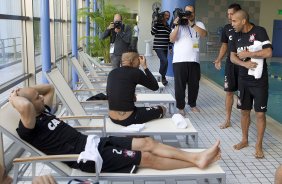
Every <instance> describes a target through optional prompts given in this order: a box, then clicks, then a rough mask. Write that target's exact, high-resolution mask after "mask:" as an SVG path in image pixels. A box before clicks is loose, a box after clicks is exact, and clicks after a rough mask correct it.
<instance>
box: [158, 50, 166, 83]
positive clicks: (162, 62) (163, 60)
mask: <svg viewBox="0 0 282 184" xmlns="http://www.w3.org/2000/svg"><path fill="white" fill-rule="evenodd" d="M155 51H156V53H157V55H158V57H159V59H160V69H159V72H160V74H161V75H162V78H163V79H165V75H166V72H167V67H168V61H167V50H162V49H155Z"/></svg>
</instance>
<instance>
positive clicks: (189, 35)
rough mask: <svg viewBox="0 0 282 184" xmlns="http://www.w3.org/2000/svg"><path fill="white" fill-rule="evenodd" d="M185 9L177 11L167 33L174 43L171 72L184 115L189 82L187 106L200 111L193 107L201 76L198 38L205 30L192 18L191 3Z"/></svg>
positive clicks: (181, 112) (180, 111) (181, 111)
mask: <svg viewBox="0 0 282 184" xmlns="http://www.w3.org/2000/svg"><path fill="white" fill-rule="evenodd" d="M184 10H185V12H183V11H179V12H178V15H177V17H176V18H175V20H174V22H173V23H174V25H175V28H174V29H173V30H172V32H171V34H170V41H171V42H172V43H174V54H173V72H174V84H175V85H174V86H175V99H176V107H177V108H178V109H179V113H180V114H182V115H185V111H184V108H185V90H186V85H187V84H188V105H190V107H191V110H192V112H200V110H199V109H198V108H197V107H196V100H197V97H198V92H199V81H200V78H201V71H200V61H199V38H200V37H205V36H206V35H207V31H206V29H205V26H204V24H203V23H202V22H200V21H195V8H194V6H191V5H188V6H185V9H184Z"/></svg>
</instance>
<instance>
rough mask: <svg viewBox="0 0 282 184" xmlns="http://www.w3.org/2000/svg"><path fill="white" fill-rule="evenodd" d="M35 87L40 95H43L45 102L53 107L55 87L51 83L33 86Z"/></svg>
mask: <svg viewBox="0 0 282 184" xmlns="http://www.w3.org/2000/svg"><path fill="white" fill-rule="evenodd" d="M31 88H33V89H35V90H36V91H37V92H38V93H39V95H42V96H43V97H44V103H45V104H46V105H48V106H49V107H50V108H51V107H52V102H53V98H54V93H55V90H54V87H53V86H52V85H50V84H39V85H36V86H33V87H31Z"/></svg>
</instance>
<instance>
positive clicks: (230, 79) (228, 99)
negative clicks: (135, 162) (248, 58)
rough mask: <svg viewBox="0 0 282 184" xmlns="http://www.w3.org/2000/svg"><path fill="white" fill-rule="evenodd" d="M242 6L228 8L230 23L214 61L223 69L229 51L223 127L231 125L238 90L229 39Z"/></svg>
mask: <svg viewBox="0 0 282 184" xmlns="http://www.w3.org/2000/svg"><path fill="white" fill-rule="evenodd" d="M240 9H241V6H240V5H239V4H237V3H234V4H231V5H229V7H228V10H227V17H228V21H229V24H226V25H225V26H224V28H223V31H222V34H221V42H222V44H221V47H220V50H219V54H218V56H217V59H216V60H215V61H214V66H215V68H216V69H218V70H220V69H221V61H222V59H223V57H224V55H225V54H226V53H227V56H226V63H225V71H224V72H225V75H224V91H226V96H225V111H226V114H225V121H224V123H222V124H221V125H219V127H220V128H221V129H224V128H228V127H230V126H231V122H230V118H231V112H232V106H233V96H234V92H235V91H237V90H238V70H239V69H238V65H235V64H233V63H232V62H231V61H230V51H229V49H228V43H229V42H230V41H229V40H232V35H233V34H234V29H233V27H232V25H231V22H232V16H233V14H234V13H235V12H236V11H238V10H240Z"/></svg>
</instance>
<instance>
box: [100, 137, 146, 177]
mask: <svg viewBox="0 0 282 184" xmlns="http://www.w3.org/2000/svg"><path fill="white" fill-rule="evenodd" d="M132 139H133V138H132V137H102V138H101V140H100V143H99V146H98V150H99V152H100V155H101V157H102V158H103V166H102V172H116V173H136V172H137V169H138V166H139V165H140V162H141V152H140V151H132V150H131V145H132Z"/></svg>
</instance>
